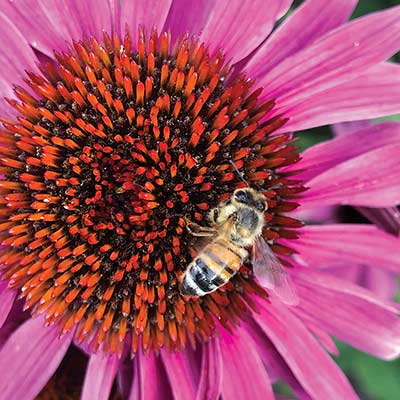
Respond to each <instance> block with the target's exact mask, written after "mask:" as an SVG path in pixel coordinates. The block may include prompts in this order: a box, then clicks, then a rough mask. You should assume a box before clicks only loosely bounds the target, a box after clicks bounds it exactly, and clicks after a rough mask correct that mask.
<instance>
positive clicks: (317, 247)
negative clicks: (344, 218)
mask: <svg viewBox="0 0 400 400" xmlns="http://www.w3.org/2000/svg"><path fill="white" fill-rule="evenodd" d="M299 232H300V233H301V234H300V236H299V238H298V239H297V240H292V241H291V242H290V245H291V246H292V248H293V249H294V250H296V251H297V252H298V255H297V257H298V258H300V259H301V260H303V262H304V263H306V264H307V265H308V266H310V267H324V266H334V265H339V266H342V265H349V264H363V265H370V266H372V267H376V268H382V269H385V270H388V271H392V272H394V273H397V274H400V253H399V248H400V239H399V238H396V237H394V236H392V235H389V234H387V233H385V232H383V231H382V230H380V229H378V228H377V227H376V226H374V225H367V224H332V225H308V226H305V227H303V228H302V229H301V230H300V231H299Z"/></svg>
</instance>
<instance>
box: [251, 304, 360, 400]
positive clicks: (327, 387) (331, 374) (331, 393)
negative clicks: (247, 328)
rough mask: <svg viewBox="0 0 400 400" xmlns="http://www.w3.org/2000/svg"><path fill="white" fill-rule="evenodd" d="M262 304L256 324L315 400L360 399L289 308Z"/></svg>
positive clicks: (280, 305)
mask: <svg viewBox="0 0 400 400" xmlns="http://www.w3.org/2000/svg"><path fill="white" fill-rule="evenodd" d="M259 304H260V306H261V307H262V311H261V313H260V314H259V315H257V323H258V324H259V325H260V327H261V328H262V330H263V331H264V332H265V334H266V335H267V336H268V337H269V339H270V340H271V341H272V343H273V344H274V346H275V347H276V349H277V350H278V352H279V353H280V354H281V355H282V357H283V358H284V359H285V361H286V363H287V364H288V366H289V367H290V369H291V371H292V372H293V374H294V375H295V376H296V378H297V379H298V381H299V382H300V383H301V385H302V386H303V387H304V388H305V389H306V390H307V392H308V393H309V394H310V396H311V397H312V398H315V399H331V400H337V399H346V400H350V399H358V396H357V395H356V394H355V393H354V391H353V389H352V387H351V386H350V384H349V382H348V381H347V379H346V377H345V375H344V374H343V372H342V371H341V370H340V369H339V368H338V367H337V366H336V364H335V363H334V362H333V361H332V359H331V358H330V357H329V356H328V354H327V353H325V351H324V350H323V349H322V347H321V346H320V345H319V343H318V342H317V341H316V340H315V339H314V338H313V336H312V335H311V333H310V332H309V331H308V330H307V329H306V328H305V326H304V325H303V323H302V322H301V321H300V320H299V319H298V318H297V317H296V316H294V315H293V314H292V312H291V311H290V310H289V308H288V307H286V306H284V305H282V304H278V303H277V304H265V305H264V304H263V303H261V302H259ZM296 308H297V307H293V309H296Z"/></svg>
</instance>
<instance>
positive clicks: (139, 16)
mask: <svg viewBox="0 0 400 400" xmlns="http://www.w3.org/2000/svg"><path fill="white" fill-rule="evenodd" d="M171 3H172V0H163V1H159V0H147V1H144V0H136V1H122V2H121V15H120V21H119V22H120V30H121V34H122V35H124V33H125V30H126V29H128V30H129V32H130V34H131V35H132V40H133V43H134V44H135V45H136V43H137V39H138V30H139V27H140V26H143V27H144V28H145V29H146V31H147V33H150V32H151V30H152V29H153V28H157V30H158V31H159V32H161V31H162V30H163V27H164V23H165V21H166V19H167V15H168V12H169V9H170V7H171ZM117 30H119V28H117Z"/></svg>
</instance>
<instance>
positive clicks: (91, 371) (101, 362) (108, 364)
mask: <svg viewBox="0 0 400 400" xmlns="http://www.w3.org/2000/svg"><path fill="white" fill-rule="evenodd" d="M119 364H120V362H119V359H118V356H116V355H111V356H108V355H106V354H104V353H101V352H99V353H97V354H92V355H91V356H90V359H89V364H88V366H87V369H86V375H85V381H84V383H83V390H82V395H81V399H82V400H92V399H96V400H107V399H108V398H109V395H110V393H111V388H112V385H113V382H114V378H115V375H116V373H117V370H118V367H119Z"/></svg>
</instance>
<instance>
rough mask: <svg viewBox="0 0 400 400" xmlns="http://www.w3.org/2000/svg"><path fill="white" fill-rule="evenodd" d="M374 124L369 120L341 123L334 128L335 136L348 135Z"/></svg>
mask: <svg viewBox="0 0 400 400" xmlns="http://www.w3.org/2000/svg"><path fill="white" fill-rule="evenodd" d="M371 125H373V123H372V122H371V121H368V120H362V121H349V122H341V123H338V124H335V125H333V126H332V130H333V133H334V134H335V136H340V135H348V134H349V133H354V132H357V131H359V130H360V129H364V128H369V127H370V126H371Z"/></svg>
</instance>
